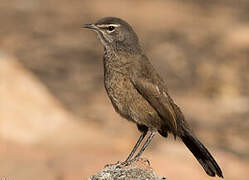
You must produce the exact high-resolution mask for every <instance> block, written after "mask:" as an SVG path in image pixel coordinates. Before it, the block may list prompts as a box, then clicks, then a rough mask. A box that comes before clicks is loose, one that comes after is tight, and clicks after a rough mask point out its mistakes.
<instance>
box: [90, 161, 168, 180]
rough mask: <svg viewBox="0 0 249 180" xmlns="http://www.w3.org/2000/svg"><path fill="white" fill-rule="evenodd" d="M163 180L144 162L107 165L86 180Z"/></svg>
mask: <svg viewBox="0 0 249 180" xmlns="http://www.w3.org/2000/svg"><path fill="white" fill-rule="evenodd" d="M126 179H129V180H135V179H139V180H145V179H146V180H163V179H166V178H165V177H163V178H160V177H159V176H157V175H156V173H155V172H154V171H153V169H152V168H151V167H150V166H149V165H148V164H147V163H146V162H144V161H136V162H134V163H132V164H130V165H129V166H120V163H117V164H113V165H107V166H106V167H105V168H104V169H103V170H102V171H100V172H98V173H96V174H94V175H92V176H91V177H90V178H88V180H126Z"/></svg>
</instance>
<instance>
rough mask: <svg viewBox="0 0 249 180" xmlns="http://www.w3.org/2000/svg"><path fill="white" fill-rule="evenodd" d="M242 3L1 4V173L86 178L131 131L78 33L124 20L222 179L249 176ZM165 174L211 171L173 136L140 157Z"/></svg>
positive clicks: (96, 49) (98, 58) (94, 47)
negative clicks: (88, 25)
mask: <svg viewBox="0 0 249 180" xmlns="http://www.w3.org/2000/svg"><path fill="white" fill-rule="evenodd" d="M248 9H249V1H246V0H240V1H235V0H227V1H219V2H217V1H213V0H209V1H205V2H204V1H202V3H200V2H198V1H189V2H187V1H182V0H168V1H164V0H158V1H149V0H144V1H142V0H127V1H121V0H109V1H100V0H92V1H83V0H81V1H79V0H74V1H66V0H60V1H59V0H53V1H52V0H43V1H42V0H37V1H33V0H12V1H4V0H0V22H1V28H0V37H1V38H0V142H1V146H0V147H1V148H0V154H1V156H0V162H1V163H0V179H1V178H4V177H6V178H9V179H18V180H24V179H25V180H27V179H37V180H39V179H48V180H49V179H51V180H52V179H63V180H64V179H82V178H83V179H86V178H87V177H89V176H90V175H91V174H93V173H95V172H97V171H98V170H100V169H101V168H103V166H104V165H105V164H107V163H114V162H116V161H118V160H123V159H125V157H126V155H127V154H128V152H129V151H130V149H131V148H132V146H133V145H134V143H135V141H136V140H137V137H138V135H139V133H138V132H137V130H136V127H135V126H134V125H133V124H131V123H128V122H127V121H125V120H123V119H122V118H120V117H119V116H118V115H117V114H116V113H115V112H114V110H113V108H112V106H111V103H110V102H109V100H108V98H107V96H106V94H105V90H104V87H103V67H102V66H103V65H102V54H103V48H102V46H101V45H100V43H99V41H98V40H97V39H96V35H95V34H94V33H92V32H89V31H87V30H84V29H81V28H80V27H81V26H82V24H85V23H91V22H94V21H96V20H97V19H99V18H102V17H105V16H117V17H121V18H123V19H125V20H127V21H128V22H129V23H130V24H131V25H132V26H133V27H134V29H135V31H136V32H137V33H138V34H139V37H140V40H141V42H142V44H143V47H144V49H145V51H146V52H147V55H148V57H149V58H150V59H151V61H152V63H153V64H154V66H155V67H156V68H157V69H158V71H159V72H160V74H161V75H162V76H163V77H164V78H165V79H166V81H167V83H168V88H169V90H170V94H171V96H172V97H173V98H174V99H175V101H176V103H177V104H178V105H179V106H180V107H182V110H183V111H184V113H185V116H186V117H187V119H188V121H189V122H190V123H191V125H192V126H193V129H194V130H195V132H196V134H197V136H198V137H199V138H200V139H201V140H202V142H203V143H204V144H205V145H206V146H207V147H208V148H209V149H210V151H211V152H212V154H213V155H214V156H215V158H216V160H217V161H218V162H219V164H220V166H221V167H222V169H223V171H224V176H225V179H226V180H234V179H237V180H246V179H248V176H249V173H248V169H249V151H248V149H249V138H248V137H249V131H248V129H249V83H248V82H249V73H248V69H249V18H248V17H249V10H248ZM144 156H145V157H147V158H149V159H150V161H151V164H152V167H153V169H154V170H155V171H156V172H157V174H159V175H160V176H166V177H167V178H168V179H171V180H173V179H175V180H176V179H177V180H181V179H186V177H188V179H192V180H194V179H196V180H199V179H210V178H209V177H207V175H206V174H205V173H204V171H203V170H202V169H201V167H200V166H199V164H198V163H197V161H196V160H195V159H194V158H193V156H192V155H191V154H190V153H189V152H188V150H187V149H186V148H185V147H184V145H183V144H182V143H179V142H178V141H174V140H173V138H168V139H167V140H166V139H163V138H161V137H159V136H158V137H156V138H155V139H154V140H153V142H152V144H151V145H150V147H149V148H148V150H147V151H146V152H145V154H144Z"/></svg>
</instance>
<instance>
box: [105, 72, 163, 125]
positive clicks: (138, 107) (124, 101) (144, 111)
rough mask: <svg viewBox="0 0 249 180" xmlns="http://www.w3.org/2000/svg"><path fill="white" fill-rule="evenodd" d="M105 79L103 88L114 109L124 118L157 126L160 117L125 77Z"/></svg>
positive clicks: (159, 122)
mask: <svg viewBox="0 0 249 180" xmlns="http://www.w3.org/2000/svg"><path fill="white" fill-rule="evenodd" d="M112 77H114V78H110V79H108V80H107V79H105V88H106V91H107V94H108V96H109V98H110V100H111V102H112V104H113V106H114V108H115V110H116V111H117V112H118V113H119V114H120V115H121V116H122V117H124V118H126V119H128V120H130V121H133V122H135V123H137V124H141V125H146V126H147V127H153V128H155V127H156V128H157V127H158V128H159V127H160V124H161V119H160V117H159V116H158V113H157V112H156V111H155V110H154V108H153V107H152V106H151V105H150V104H149V103H148V102H147V100H146V99H144V97H143V96H142V95H140V93H139V92H138V91H137V90H136V89H135V88H134V86H133V84H132V83H131V82H130V80H129V79H128V78H126V77H122V76H117V75H115V76H112Z"/></svg>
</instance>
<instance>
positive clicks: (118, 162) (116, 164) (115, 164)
mask: <svg viewBox="0 0 249 180" xmlns="http://www.w3.org/2000/svg"><path fill="white" fill-rule="evenodd" d="M120 164H122V163H121V162H120V161H117V162H116V163H114V164H107V165H105V166H104V168H107V167H109V166H117V167H119V166H120Z"/></svg>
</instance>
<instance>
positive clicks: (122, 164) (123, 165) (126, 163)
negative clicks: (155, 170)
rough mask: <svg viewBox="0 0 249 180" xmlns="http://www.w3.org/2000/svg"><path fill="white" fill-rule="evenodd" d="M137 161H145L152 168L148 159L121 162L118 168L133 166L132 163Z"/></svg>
mask: <svg viewBox="0 0 249 180" xmlns="http://www.w3.org/2000/svg"><path fill="white" fill-rule="evenodd" d="M136 161H143V162H145V163H148V165H149V166H150V161H149V160H148V159H146V158H140V157H135V158H133V159H131V160H128V161H124V162H121V163H120V164H118V167H120V168H121V167H125V166H129V165H131V164H132V163H134V162H136Z"/></svg>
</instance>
